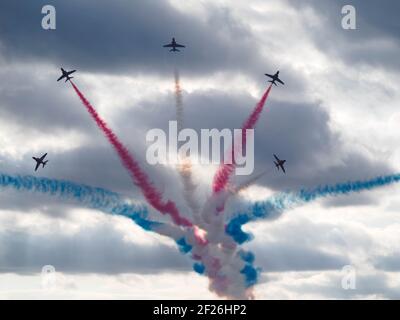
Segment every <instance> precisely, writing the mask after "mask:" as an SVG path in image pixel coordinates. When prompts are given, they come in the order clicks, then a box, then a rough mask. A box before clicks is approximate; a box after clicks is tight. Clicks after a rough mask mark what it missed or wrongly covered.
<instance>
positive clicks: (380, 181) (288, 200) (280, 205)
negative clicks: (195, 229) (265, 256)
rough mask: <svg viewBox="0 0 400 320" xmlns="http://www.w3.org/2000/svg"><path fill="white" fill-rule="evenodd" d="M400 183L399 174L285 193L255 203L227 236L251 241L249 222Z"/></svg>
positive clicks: (230, 227)
mask: <svg viewBox="0 0 400 320" xmlns="http://www.w3.org/2000/svg"><path fill="white" fill-rule="evenodd" d="M397 182H400V174H393V175H387V176H382V177H376V178H373V179H371V180H366V181H353V182H346V183H338V184H336V185H332V186H329V185H327V186H323V187H317V188H315V189H310V190H307V189H302V190H300V191H298V192H286V193H280V194H278V195H276V196H273V197H271V198H269V199H267V200H266V201H263V202H256V203H254V204H253V205H252V206H251V207H250V208H249V210H247V212H244V213H239V214H237V215H236V216H235V217H234V218H233V219H231V221H230V222H229V223H228V224H227V226H226V229H225V231H226V233H227V234H229V235H230V236H231V237H232V238H233V239H234V240H235V241H236V242H237V243H239V244H242V243H243V242H246V241H249V240H251V239H252V235H251V234H249V233H246V232H244V231H243V230H242V226H243V225H245V224H246V223H248V222H251V221H256V220H258V219H265V218H269V219H274V218H277V217H279V216H280V215H281V214H282V213H283V212H284V211H285V210H288V209H290V208H292V207H294V206H295V205H301V204H304V203H309V202H311V201H314V200H316V199H319V198H323V197H327V196H339V195H346V194H350V193H353V192H361V191H364V190H372V189H375V188H378V187H383V186H386V185H390V184H393V183H397Z"/></svg>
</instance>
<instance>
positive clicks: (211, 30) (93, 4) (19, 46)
mask: <svg viewBox="0 0 400 320" xmlns="http://www.w3.org/2000/svg"><path fill="white" fill-rule="evenodd" d="M23 2H24V4H23V5H22V4H21V1H19V2H18V3H16V2H15V1H2V3H1V5H0V21H1V28H0V30H2V31H0V39H1V42H2V44H3V47H4V50H3V52H4V54H5V55H6V57H7V58H9V59H28V60H35V59H40V60H42V61H46V62H49V61H51V62H52V63H54V64H58V65H63V66H66V67H76V68H79V69H81V70H86V71H94V72H109V73H110V72H111V73H116V72H119V73H126V72H127V71H128V70H130V71H136V72H146V73H148V72H156V73H157V74H160V73H162V72H163V71H164V72H165V71H168V72H170V69H171V67H172V65H173V64H174V62H173V61H174V59H175V58H176V59H177V60H178V61H179V60H181V62H180V63H181V64H182V68H185V69H187V70H188V72H196V73H197V74H198V73H202V72H207V71H208V72H209V71H216V70H223V69H235V70H237V69H240V66H243V65H252V64H253V65H254V64H255V63H256V62H257V61H260V59H259V57H258V55H257V44H256V43H254V41H253V39H252V36H251V33H250V32H249V31H248V30H247V28H246V27H245V26H244V25H243V24H242V23H241V22H239V21H237V20H235V19H234V18H233V16H232V14H231V13H230V10H229V9H228V8H219V7H217V6H212V5H208V6H209V8H208V9H209V10H208V12H210V13H209V14H207V15H206V16H205V17H203V18H205V20H206V21H205V22H203V21H201V20H200V19H199V18H197V17H195V16H192V15H190V14H186V13H183V12H181V11H178V10H176V9H175V8H174V7H172V6H171V5H170V4H169V3H168V2H166V1H127V0H118V1H113V2H112V3H111V2H109V1H105V0H100V1H85V2H82V1H77V0H74V1H68V2H66V1H58V0H55V1H53V2H52V5H54V6H55V7H56V10H57V29H56V30H55V31H44V30H42V29H41V19H42V15H41V14H40V12H41V8H42V6H43V5H45V4H47V2H46V1H35V2H32V1H23ZM173 36H175V37H176V38H177V39H178V40H179V41H180V42H182V43H185V44H186V45H187V49H186V50H185V53H184V56H182V57H181V58H179V56H178V57H175V58H173V57H171V54H170V53H169V52H168V50H167V49H165V48H162V45H163V44H165V43H166V42H168V41H170V40H171V38H172V37H173ZM238 39H240V47H241V48H249V47H251V48H252V50H243V49H240V48H239V49H238V48H237V40H238ZM189 65H190V68H189Z"/></svg>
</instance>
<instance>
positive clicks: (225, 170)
mask: <svg viewBox="0 0 400 320" xmlns="http://www.w3.org/2000/svg"><path fill="white" fill-rule="evenodd" d="M271 87H272V84H271V85H270V86H269V87H268V88H267V90H266V91H265V92H264V95H263V96H262V98H261V100H260V101H259V102H258V103H257V105H256V107H255V108H254V110H253V112H252V113H251V114H250V116H249V117H248V118H247V120H246V121H245V123H244V124H243V126H242V149H245V146H246V130H248V129H253V128H254V127H255V125H256V123H257V120H258V118H259V117H260V114H261V112H262V111H263V108H264V105H265V102H266V101H267V98H268V95H269V92H270V91H271ZM236 150H237V148H235V147H233V149H232V150H231V151H230V152H231V153H232V163H230V164H229V163H226V164H221V166H220V167H219V169H218V171H217V172H216V174H215V176H214V180H213V192H214V193H218V192H220V191H221V190H223V189H224V188H225V187H226V185H227V183H228V181H229V178H230V176H231V175H232V173H233V170H235V167H236V164H235V155H234V152H235V151H236Z"/></svg>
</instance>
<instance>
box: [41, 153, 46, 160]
mask: <svg viewBox="0 0 400 320" xmlns="http://www.w3.org/2000/svg"><path fill="white" fill-rule="evenodd" d="M46 156H47V153H45V154H44V155H42V156H41V158H40V159H39V160H40V161H43V160H44V158H46Z"/></svg>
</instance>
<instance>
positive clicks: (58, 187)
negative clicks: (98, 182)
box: [0, 173, 162, 230]
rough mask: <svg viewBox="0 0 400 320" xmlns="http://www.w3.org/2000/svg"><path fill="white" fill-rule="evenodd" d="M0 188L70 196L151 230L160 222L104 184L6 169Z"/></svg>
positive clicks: (74, 199) (64, 197)
mask: <svg viewBox="0 0 400 320" xmlns="http://www.w3.org/2000/svg"><path fill="white" fill-rule="evenodd" d="M0 188H12V189H14V190H16V191H25V192H34V193H41V194H45V195H50V196H56V197H60V198H61V199H64V200H73V201H76V202H77V203H79V204H81V205H84V206H85V207H89V208H93V209H98V210H100V211H103V212H106V213H111V214H115V215H122V216H125V217H128V218H130V219H131V220H133V221H134V222H136V224H138V225H139V226H141V227H142V228H143V229H145V230H152V229H153V228H154V227H156V226H157V227H160V226H161V225H162V224H161V223H159V222H154V221H150V220H147V218H146V217H147V215H148V212H147V208H146V207H145V206H141V205H132V204H128V203H127V202H126V201H124V200H123V199H122V198H121V196H120V195H119V194H117V193H115V192H111V191H109V190H106V189H103V188H94V187H90V186H87V185H84V184H78V183H74V182H71V181H66V180H56V179H49V178H38V177H33V176H29V175H28V176H21V175H9V174H5V173H0Z"/></svg>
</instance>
